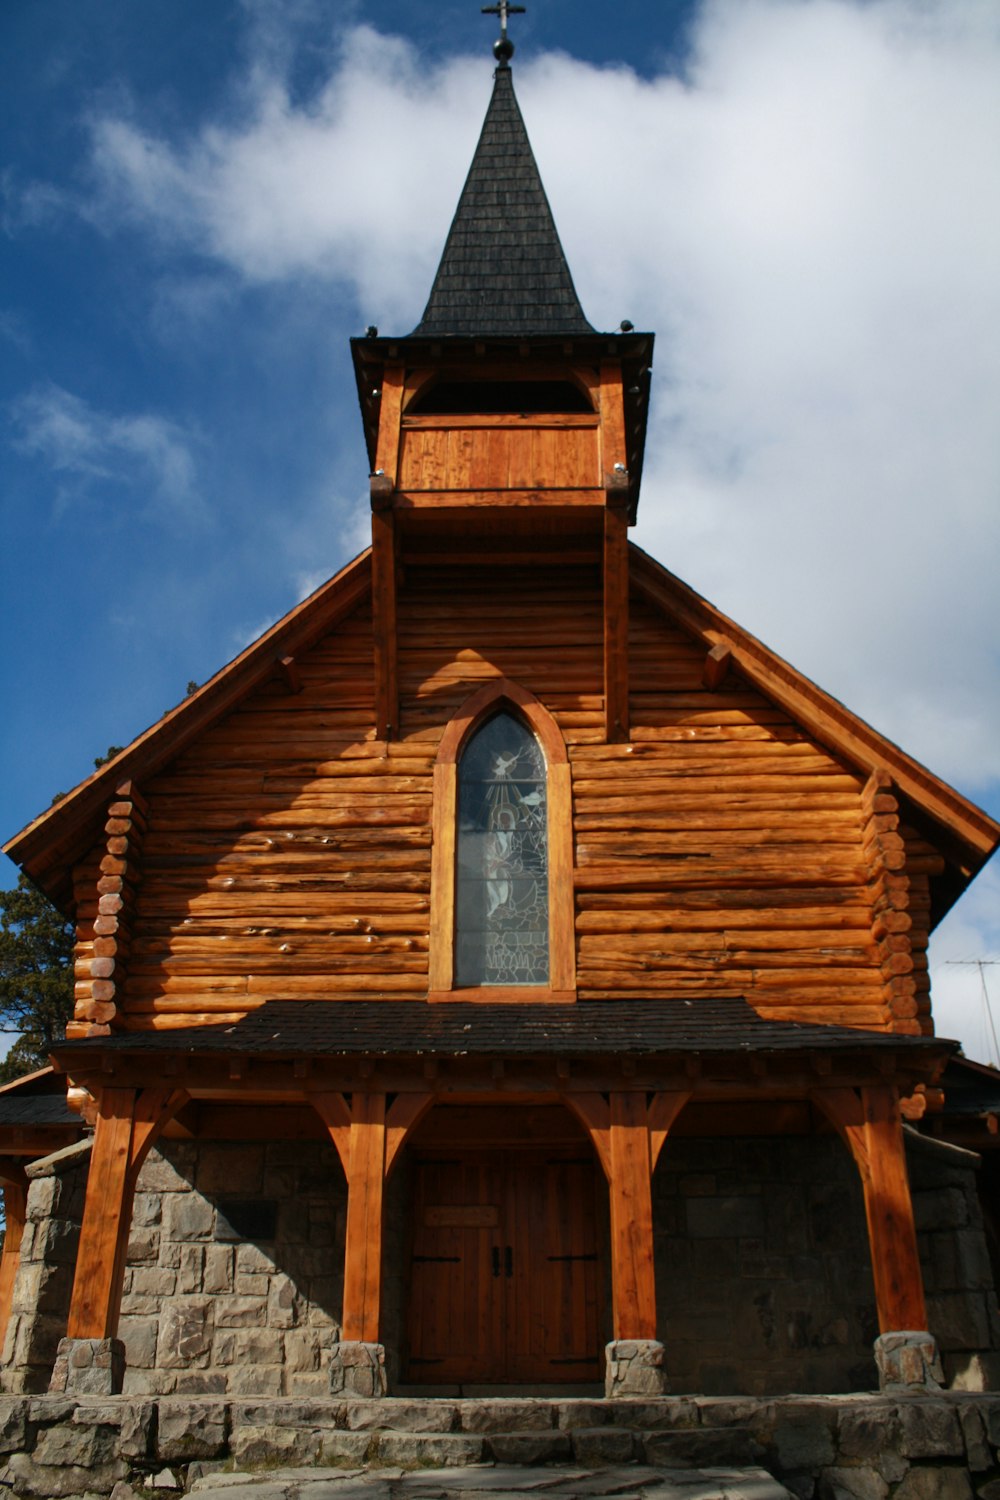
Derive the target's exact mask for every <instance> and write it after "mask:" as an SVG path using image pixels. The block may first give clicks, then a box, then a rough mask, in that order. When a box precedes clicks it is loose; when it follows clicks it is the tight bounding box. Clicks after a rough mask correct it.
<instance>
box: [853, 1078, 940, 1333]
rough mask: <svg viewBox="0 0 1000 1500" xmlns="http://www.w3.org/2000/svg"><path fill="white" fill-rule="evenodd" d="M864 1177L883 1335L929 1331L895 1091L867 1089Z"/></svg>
mask: <svg viewBox="0 0 1000 1500" xmlns="http://www.w3.org/2000/svg"><path fill="white" fill-rule="evenodd" d="M861 1100H862V1104H863V1107H864V1134H865V1144H866V1146H867V1158H868V1173H867V1176H866V1177H863V1179H862V1180H863V1182H864V1190H865V1213H866V1215H867V1218H868V1240H869V1243H870V1245H871V1256H872V1275H873V1277H874V1280H875V1301H876V1304H877V1306H878V1322H879V1331H880V1332H881V1333H897V1332H900V1331H903V1330H905V1329H918V1330H922V1329H926V1328H927V1307H926V1304H925V1302H924V1284H923V1277H922V1275H921V1272H920V1256H919V1254H918V1251H917V1231H916V1226H915V1224H914V1222H913V1201H912V1199H911V1197H910V1180H909V1177H908V1176H907V1172H906V1154H905V1150H904V1146H903V1129H902V1124H901V1122H900V1117H899V1099H898V1096H897V1093H896V1090H895V1089H894V1088H891V1087H879V1088H865V1089H862V1091H861Z"/></svg>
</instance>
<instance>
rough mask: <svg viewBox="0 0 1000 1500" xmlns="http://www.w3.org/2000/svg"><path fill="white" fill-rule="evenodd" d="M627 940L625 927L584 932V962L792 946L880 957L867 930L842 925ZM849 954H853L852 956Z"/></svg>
mask: <svg viewBox="0 0 1000 1500" xmlns="http://www.w3.org/2000/svg"><path fill="white" fill-rule="evenodd" d="M628 936H629V941H628V943H627V944H625V943H622V940H621V939H622V935H621V932H620V931H619V932H616V933H612V934H595V933H588V932H585V933H583V934H582V935H581V936H580V938H579V942H578V951H579V954H580V959H581V962H582V961H584V959H587V960H589V959H590V958H591V957H592V956H593V955H594V954H596V953H609V952H616V953H617V952H622V953H629V952H632V953H636V954H659V955H661V956H664V957H666V956H669V955H670V954H672V953H696V954H702V955H704V956H705V958H706V959H711V960H712V961H717V960H718V958H719V957H720V956H727V955H728V956H729V957H733V958H736V960H737V961H740V959H739V954H740V952H741V951H744V952H746V953H749V951H750V950H754V951H760V952H762V953H768V952H781V953H784V952H787V951H788V950H790V949H796V950H801V951H802V952H803V953H806V954H815V955H816V956H817V958H818V959H819V960H820V961H825V958H826V956H827V955H829V956H831V957H833V956H834V955H837V954H844V955H845V959H844V961H845V962H852V963H853V962H864V963H875V962H876V961H877V960H876V949H875V945H874V944H873V943H870V942H867V941H865V940H864V939H865V936H866V935H865V934H863V933H862V932H861V931H860V930H859V929H858V928H847V929H845V930H843V931H836V930H829V931H828V930H825V929H824V930H821V931H816V930H808V929H807V930H802V929H797V928H774V927H771V928H764V929H760V930H750V931H747V930H746V929H743V928H740V929H732V930H729V929H727V928H725V927H723V928H720V929H717V930H715V931H702V932H678V931H676V930H674V931H668V932H641V931H634V932H632V933H629V934H628ZM847 955H849V957H848V956H847Z"/></svg>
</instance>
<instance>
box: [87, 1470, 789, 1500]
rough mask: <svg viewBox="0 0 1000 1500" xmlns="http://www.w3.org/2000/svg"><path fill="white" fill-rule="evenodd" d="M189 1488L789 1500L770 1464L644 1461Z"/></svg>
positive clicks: (375, 1499)
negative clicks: (694, 1465) (691, 1465)
mask: <svg viewBox="0 0 1000 1500" xmlns="http://www.w3.org/2000/svg"><path fill="white" fill-rule="evenodd" d="M125 1488H126V1487H125V1486H121V1487H120V1491H121V1493H117V1492H116V1494H114V1495H112V1500H127V1497H126V1495H125V1493H124V1491H125ZM131 1493H132V1492H130V1494H131ZM154 1493H155V1490H154ZM161 1493H165V1492H164V1491H161ZM190 1493H191V1494H192V1495H197V1496H198V1500H501V1497H502V1500H791V1497H790V1496H789V1492H788V1490H786V1489H785V1487H784V1485H781V1484H779V1483H778V1481H777V1480H776V1479H774V1478H773V1477H772V1476H771V1475H770V1474H768V1473H767V1472H766V1470H764V1469H662V1468H648V1467H645V1466H643V1465H641V1464H622V1465H618V1466H615V1467H613V1468H601V1469H585V1468H579V1467H573V1466H570V1465H564V1464H552V1465H547V1466H546V1467H545V1468H541V1469H527V1468H524V1467H522V1466H514V1465H508V1464H477V1465H475V1466H474V1467H471V1468H466V1469H421V1470H416V1471H412V1470H411V1471H409V1472H407V1471H405V1470H403V1469H313V1468H310V1469H272V1470H269V1471H268V1472H266V1473H258V1474H250V1473H244V1474H239V1473H235V1474H234V1473H227V1474H223V1473H218V1472H216V1473H208V1474H203V1475H201V1476H200V1477H199V1478H197V1479H195V1481H194V1483H193V1484H192V1485H191V1486H190Z"/></svg>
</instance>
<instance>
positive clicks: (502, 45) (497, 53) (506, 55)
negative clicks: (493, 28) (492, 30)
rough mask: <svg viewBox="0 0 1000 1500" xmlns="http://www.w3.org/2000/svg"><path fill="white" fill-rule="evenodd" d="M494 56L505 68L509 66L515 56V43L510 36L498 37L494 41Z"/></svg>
mask: <svg viewBox="0 0 1000 1500" xmlns="http://www.w3.org/2000/svg"><path fill="white" fill-rule="evenodd" d="M493 56H494V57H495V58H496V60H497V62H498V63H499V64H500V66H501V68H505V67H506V66H507V64H508V63H509V62H510V60H511V58H512V57H513V56H514V43H513V42H512V41H511V39H510V37H509V36H498V37H497V39H496V41H495V42H494V43H493Z"/></svg>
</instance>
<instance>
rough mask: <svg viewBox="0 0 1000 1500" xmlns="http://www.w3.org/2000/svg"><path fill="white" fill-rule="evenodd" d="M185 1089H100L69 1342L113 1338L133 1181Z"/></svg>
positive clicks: (179, 1103) (77, 1262) (77, 1261)
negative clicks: (71, 1340) (72, 1340)
mask: <svg viewBox="0 0 1000 1500" xmlns="http://www.w3.org/2000/svg"><path fill="white" fill-rule="evenodd" d="M186 1098H187V1095H186V1094H185V1093H184V1091H183V1090H182V1089H171V1088H162V1087H161V1088H149V1089H141V1090H139V1091H138V1092H137V1091H136V1090H135V1089H102V1090H101V1097H100V1099H99V1100H98V1105H97V1123H96V1127H95V1130H94V1149H93V1151H92V1153H91V1157H90V1171H89V1172H88V1174H87V1200H86V1203H85V1204H84V1209H83V1225H82V1227H81V1230H80V1248H79V1250H78V1251H77V1257H76V1276H75V1278H74V1281H73V1296H72V1299H71V1301H70V1309H69V1325H68V1327H67V1329H66V1333H67V1337H69V1338H71V1339H107V1338H114V1337H115V1336H116V1333H117V1329H118V1314H119V1312H120V1310H121V1301H122V1283H123V1281H124V1279H125V1257H126V1252H127V1250H128V1234H129V1229H130V1227H131V1223H132V1199H133V1197H134V1196H135V1184H136V1180H137V1178H138V1176H139V1171H140V1169H141V1167H142V1164H143V1162H144V1161H145V1159H146V1156H147V1155H148V1153H149V1150H150V1147H151V1146H152V1145H153V1142H154V1141H155V1140H156V1138H157V1136H158V1135H159V1133H160V1131H161V1130H162V1129H163V1127H164V1125H166V1123H167V1121H168V1120H170V1119H171V1118H172V1117H173V1116H174V1115H175V1114H176V1113H177V1111H178V1109H180V1107H181V1105H182V1104H183V1103H184V1101H185V1100H186Z"/></svg>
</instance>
